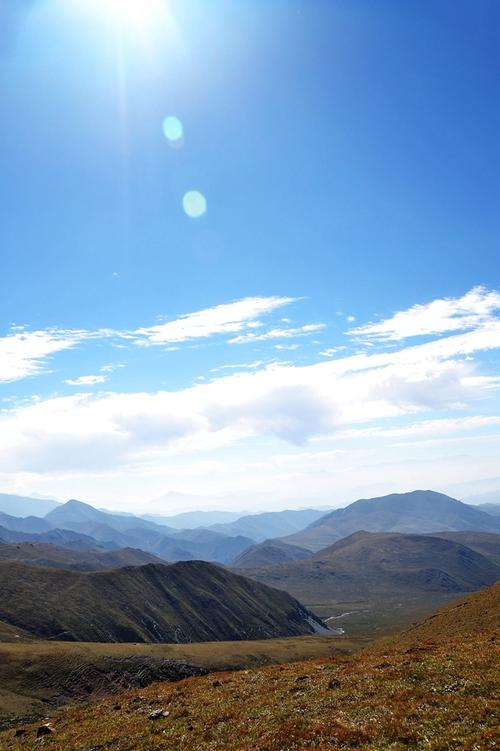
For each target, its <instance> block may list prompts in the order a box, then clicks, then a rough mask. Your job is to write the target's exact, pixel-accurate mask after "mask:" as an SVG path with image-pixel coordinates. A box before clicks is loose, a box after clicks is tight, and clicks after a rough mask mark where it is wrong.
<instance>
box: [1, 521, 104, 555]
mask: <svg viewBox="0 0 500 751" xmlns="http://www.w3.org/2000/svg"><path fill="white" fill-rule="evenodd" d="M0 542H3V543H16V542H36V543H45V544H49V545H57V546H59V547H63V548H68V550H96V549H99V548H101V549H103V550H104V549H113V548H115V547H118V546H116V545H114V543H108V544H106V545H105V544H103V543H99V542H98V541H97V540H96V539H94V538H93V537H89V536H88V535H84V534H81V533H79V532H73V531H71V530H69V529H51V530H49V531H48V532H43V533H40V534H36V533H34V532H17V531H15V530H11V529H6V528H5V527H0Z"/></svg>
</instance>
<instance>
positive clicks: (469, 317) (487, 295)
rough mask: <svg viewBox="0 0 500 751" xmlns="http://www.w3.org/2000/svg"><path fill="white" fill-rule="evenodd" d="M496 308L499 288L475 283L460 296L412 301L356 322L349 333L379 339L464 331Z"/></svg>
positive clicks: (499, 301) (488, 317)
mask: <svg viewBox="0 0 500 751" xmlns="http://www.w3.org/2000/svg"><path fill="white" fill-rule="evenodd" d="M498 310H500V292H498V291H496V290H488V289H486V288H485V287H474V288H473V289H471V290H470V292H467V294H465V295H463V297H455V298H453V297H448V298H443V299H441V300H433V301H432V302H430V303H427V304H426V305H414V306H413V307H411V308H409V309H408V310H404V311H401V312H399V313H396V314H395V315H394V316H392V317H391V318H388V319H386V320H384V321H380V322H378V323H369V324H368V325H366V326H359V327H358V328H355V329H352V330H351V331H350V332H349V333H350V334H351V335H355V336H367V337H373V338H376V339H380V340H382V341H390V340H392V341H397V340H400V339H406V338H408V337H412V336H425V335H430V334H442V333H446V332H449V331H460V330H461V331H464V330H467V329H472V328H475V327H477V326H479V325H481V324H485V323H487V322H488V321H491V319H492V316H493V314H494V313H495V311H498ZM348 320H349V319H348Z"/></svg>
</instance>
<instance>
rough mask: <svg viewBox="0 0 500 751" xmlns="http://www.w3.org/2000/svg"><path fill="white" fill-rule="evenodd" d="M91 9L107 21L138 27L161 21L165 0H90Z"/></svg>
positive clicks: (164, 11)
mask: <svg viewBox="0 0 500 751" xmlns="http://www.w3.org/2000/svg"><path fill="white" fill-rule="evenodd" d="M91 4H92V6H93V10H94V11H95V12H97V13H99V15H101V16H103V17H104V18H106V19H107V20H108V21H110V22H112V23H115V24H119V25H126V26H130V27H134V26H136V27H140V26H145V25H150V24H154V23H157V22H159V21H161V19H162V17H163V16H164V15H165V13H166V0H91Z"/></svg>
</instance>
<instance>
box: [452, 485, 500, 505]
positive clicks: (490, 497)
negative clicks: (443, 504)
mask: <svg viewBox="0 0 500 751" xmlns="http://www.w3.org/2000/svg"><path fill="white" fill-rule="evenodd" d="M461 500H463V502H464V503H470V504H472V505H473V506H476V505H478V504H484V503H493V504H495V505H498V504H499V503H500V486H499V487H498V488H497V489H496V490H490V491H488V492H487V493H476V494H475V495H469V496H467V498H462V499H461Z"/></svg>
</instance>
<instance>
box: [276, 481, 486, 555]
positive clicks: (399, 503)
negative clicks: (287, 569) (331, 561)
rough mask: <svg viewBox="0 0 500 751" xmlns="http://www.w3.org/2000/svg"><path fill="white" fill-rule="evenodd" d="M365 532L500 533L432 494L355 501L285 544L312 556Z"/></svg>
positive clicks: (476, 513) (470, 510)
mask: <svg viewBox="0 0 500 751" xmlns="http://www.w3.org/2000/svg"><path fill="white" fill-rule="evenodd" d="M359 530H365V531H367V532H404V533H416V534H422V533H423V534H427V533H432V532H441V531H443V530H448V531H458V530H474V531H476V532H500V519H497V518H495V517H492V516H491V515H490V514H487V513H485V512H484V511H481V510H479V509H477V508H476V507H475V506H469V505H467V504H466V503H462V502H461V501H457V500H456V499H454V498H450V497H449V496H447V495H444V494H443V493H436V492H434V491H432V490H415V491H413V492H411V493H393V494H391V495H386V496H382V497H380V498H370V499H363V500H359V501H355V502H354V503H351V504H350V505H349V506H346V507H345V508H341V509H337V510H335V511H332V512H331V513H329V514H326V515H324V516H322V517H321V518H319V519H317V520H316V521H315V522H313V523H312V524H310V525H309V526H308V527H307V528H306V529H304V530H302V531H301V532H297V533H296V534H293V535H288V536H286V537H285V538H284V541H285V542H288V543H290V544H292V545H298V546H299V547H304V548H308V549H309V550H311V551H313V552H316V551H318V550H321V549H322V548H325V547H327V546H328V545H331V544H332V543H334V542H336V541H337V540H341V539H342V538H343V537H347V536H348V535H351V534H353V533H354V532H358V531H359Z"/></svg>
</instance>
